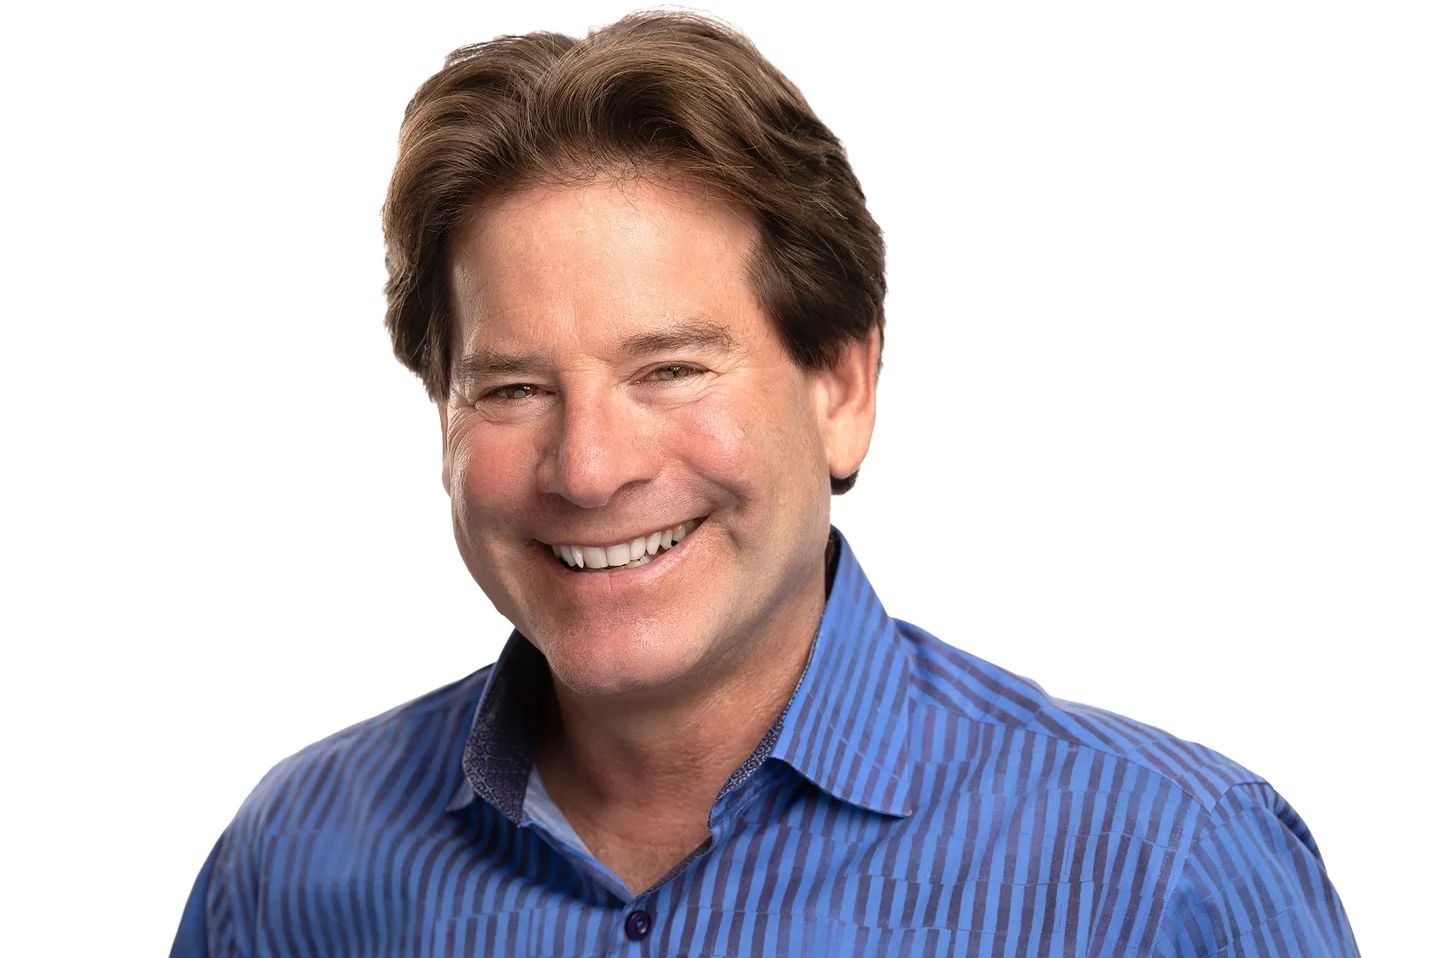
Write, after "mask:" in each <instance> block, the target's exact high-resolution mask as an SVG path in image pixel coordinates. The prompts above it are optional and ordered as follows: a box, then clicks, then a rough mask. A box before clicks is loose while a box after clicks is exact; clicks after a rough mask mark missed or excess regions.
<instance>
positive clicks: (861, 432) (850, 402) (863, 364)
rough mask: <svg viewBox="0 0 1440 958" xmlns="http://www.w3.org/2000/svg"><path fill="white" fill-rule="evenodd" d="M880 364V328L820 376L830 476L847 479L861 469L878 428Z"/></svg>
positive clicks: (854, 342) (853, 345)
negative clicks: (878, 374)
mask: <svg viewBox="0 0 1440 958" xmlns="http://www.w3.org/2000/svg"><path fill="white" fill-rule="evenodd" d="M879 363H880V329H879V327H875V328H873V329H871V330H870V332H869V333H868V334H867V335H866V336H865V338H864V339H860V340H852V341H850V342H848V343H847V344H846V345H845V349H844V351H843V353H842V354H841V356H840V359H839V360H838V361H837V362H836V363H835V366H834V367H833V368H831V369H827V370H825V371H824V372H822V373H821V374H820V375H821V377H822V381H823V383H822V384H823V389H822V390H821V392H822V395H823V396H824V400H823V403H822V405H823V407H824V408H823V409H822V411H821V430H822V434H823V436H824V439H825V455H826V458H827V460H828V462H829V466H830V475H831V476H832V477H834V478H836V479H843V478H845V477H847V476H850V475H853V474H854V473H855V472H856V471H857V470H859V468H860V463H861V461H862V460H864V458H865V453H866V452H868V451H869V449H870V436H871V434H872V433H873V432H874V429H875V380H876V375H877V373H878V371H879Z"/></svg>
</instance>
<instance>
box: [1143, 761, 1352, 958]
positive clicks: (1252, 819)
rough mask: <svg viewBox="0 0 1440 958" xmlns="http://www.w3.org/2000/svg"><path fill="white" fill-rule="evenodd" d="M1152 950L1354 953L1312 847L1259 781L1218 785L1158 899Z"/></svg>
mask: <svg viewBox="0 0 1440 958" xmlns="http://www.w3.org/2000/svg"><path fill="white" fill-rule="evenodd" d="M1153 954H1154V955H1155V956H1157V958H1212V956H1225V958H1230V956H1235V955H1249V954H1264V955H1274V956H1279V958H1359V955H1360V952H1359V950H1358V948H1357V947H1356V945H1355V937H1354V933H1353V932H1352V931H1351V929H1350V922H1349V920H1348V918H1347V917H1346V915H1345V909H1344V908H1343V907H1342V906H1341V904H1340V896H1339V895H1338V894H1336V892H1335V887H1334V886H1333V885H1332V884H1331V883H1330V878H1329V876H1328V875H1327V874H1326V872H1325V864H1324V862H1323V861H1322V860H1321V858H1320V849H1319V848H1318V847H1317V846H1316V844H1315V840H1314V839H1313V838H1312V837H1311V835H1310V830H1309V829H1308V828H1307V827H1306V826H1305V823H1304V822H1303V821H1302V820H1301V819H1300V816H1299V815H1298V814H1296V813H1295V810H1294V809H1292V808H1291V807H1290V805H1289V804H1288V803H1287V802H1286V801H1285V800H1284V799H1283V798H1281V797H1280V795H1279V794H1278V793H1277V792H1276V791H1275V790H1274V789H1273V788H1272V787H1271V786H1270V785H1269V784H1267V783H1265V782H1246V783H1244V784H1241V785H1234V786H1232V787H1231V788H1230V789H1228V790H1227V791H1226V792H1225V794H1224V795H1223V796H1221V798H1220V800H1219V801H1218V803H1217V804H1216V806H1215V808H1214V810H1213V811H1212V812H1211V814H1210V816H1209V818H1208V820H1207V821H1206V822H1205V823H1204V824H1203V825H1201V826H1200V827H1199V830H1198V831H1197V833H1196V835H1195V839H1194V842H1193V843H1192V844H1191V847H1190V852H1189V856H1188V857H1187V859H1186V862H1185V865H1184V867H1183V869H1182V870H1181V873H1180V876H1179V878H1178V879H1177V881H1176V883H1175V885H1174V887H1173V888H1172V889H1171V891H1170V893H1169V895H1168V896H1167V899H1166V906H1165V910H1164V913H1163V916H1162V918H1161V922H1160V930H1159V934H1158V937H1157V939H1156V943H1155V949H1154V951H1153Z"/></svg>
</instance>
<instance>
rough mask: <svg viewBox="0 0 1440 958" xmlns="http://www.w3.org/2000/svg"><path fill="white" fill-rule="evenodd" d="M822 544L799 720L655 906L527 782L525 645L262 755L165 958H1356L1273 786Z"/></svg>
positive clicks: (762, 755) (533, 677) (761, 752)
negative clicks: (1100, 699) (1095, 703)
mask: <svg viewBox="0 0 1440 958" xmlns="http://www.w3.org/2000/svg"><path fill="white" fill-rule="evenodd" d="M831 538H832V546H833V547H834V562H833V565H832V573H831V574H832V578H831V586H830V591H829V595H828V598H827V602H826V606H825V612H824V616H823V618H822V620H821V623H820V628H819V630H818V632H817V634H816V635H815V637H814V639H813V641H812V643H811V648H810V654H809V659H808V661H807V664H806V667H805V671H804V673H803V676H802V678H801V680H800V682H799V684H798V685H797V687H796V689H795V692H794V694H793V696H792V698H791V699H790V702H789V704H788V705H787V706H786V708H785V709H784V711H783V712H782V714H781V715H780V716H779V718H777V720H776V721H775V723H774V724H773V725H772V726H771V728H770V729H769V731H768V732H767V733H766V734H765V735H764V736H763V737H762V739H761V741H760V742H759V743H757V745H756V748H755V750H754V752H753V753H752V755H751V757H750V758H749V759H748V760H747V761H746V762H744V763H742V765H741V766H740V767H739V768H737V769H736V770H735V773H734V774H733V775H731V777H730V779H729V781H728V782H727V783H726V785H725V786H724V788H722V789H721V791H720V793H719V795H718V797H717V799H716V801H715V804H714V806H713V807H712V809H711V814H710V821H709V826H710V838H709V839H708V840H707V841H706V842H705V843H704V844H703V845H701V846H700V847H698V848H697V849H695V851H694V852H692V853H691V855H690V856H688V857H687V858H686V859H685V860H683V861H682V862H680V863H678V864H677V865H676V867H675V868H674V869H673V870H672V871H671V872H670V873H669V874H668V875H666V876H665V877H663V878H662V879H660V880H659V881H657V882H656V883H655V884H654V885H653V886H651V887H650V888H648V889H645V890H644V891H642V892H641V893H640V894H638V895H632V894H631V893H630V891H629V890H628V889H626V888H625V886H624V885H623V883H622V882H621V881H620V880H619V879H618V877H617V876H615V875H614V874H613V873H612V872H611V871H610V870H609V869H608V868H606V867H605V865H604V864H603V863H601V862H599V861H597V860H596V859H595V858H594V857H593V856H591V855H590V854H589V853H588V852H587V851H586V850H585V848H584V845H583V843H581V842H579V841H578V837H577V836H576V835H575V834H574V833H573V830H570V828H569V825H568V823H566V822H565V821H564V816H563V814H561V813H560V811H559V809H558V807H556V806H555V805H554V803H553V802H551V801H549V800H548V798H547V797H544V796H542V795H541V794H540V793H539V792H538V791H533V792H532V790H531V787H530V783H531V782H532V780H533V781H536V782H538V776H537V777H535V778H534V779H532V772H533V765H534V763H533V761H532V750H533V735H534V729H535V726H536V716H537V708H538V703H539V701H540V699H541V693H542V692H544V691H545V686H544V684H543V683H546V682H549V681H550V678H549V671H548V668H547V667H546V665H545V662H544V658H543V657H542V656H541V655H540V653H539V652H538V651H537V650H536V649H535V647H534V646H533V645H531V644H530V643H529V642H528V641H527V640H526V639H525V638H524V637H523V636H522V635H520V634H519V633H518V632H517V633H514V634H512V635H511V636H510V639H509V641H508V642H507V643H506V645H505V647H504V649H503V650H502V652H501V654H500V656H499V658H498V659H497V661H496V662H495V663H494V665H492V666H487V667H486V668H484V669H481V670H479V671H478V672H476V673H474V674H472V675H470V676H468V677H466V678H464V679H461V680H460V681H458V682H455V683H453V684H451V685H448V686H446V687H444V688H442V689H438V690H436V691H435V692H432V693H430V694H428V695H426V696H423V697H422V698H419V699H417V700H415V701H413V702H410V703H407V704H405V705H402V706H400V707H398V708H395V709H393V710H391V711H389V712H386V713H385V714H383V715H379V716H376V717H375V718H372V719H369V720H367V721H364V722H361V723H359V724H358V725H355V726H352V727H351V728H349V729H346V730H344V731H342V732H339V733H337V734H335V735H332V736H330V737H329V738H327V739H324V740H323V741H320V742H317V743H315V744H314V745H311V746H309V747H307V748H305V749H303V750H302V751H300V752H299V753H297V754H295V755H293V756H291V757H289V758H287V759H285V760H284V761H282V762H280V763H279V764H278V765H276V766H275V768H273V769H272V770H271V771H270V772H269V773H268V774H267V775H266V776H265V777H264V778H263V779H262V780H261V782H260V783H259V785H258V786H257V787H256V788H255V790H254V791H253V792H252V793H251V795H250V796H249V798H247V799H246V801H245V802H244V804H243V805H242V807H241V808H240V810H239V812H238V813H237V814H236V816H235V818H234V820H233V821H232V822H231V823H230V825H229V826H228V827H227V828H226V829H225V831H224V832H223V834H222V835H221V836H220V838H219V840H218V842H216V844H215V846H214V849H213V850H212V851H211V853H210V856H209V858H208V859H207V860H206V861H205V864H204V866H203V867H202V869H201V872H200V875H199V877H198V878H197V880H196V882H195V886H194V890H193V891H192V893H191V896H190V899H189V901H188V902H187V904H186V906H185V909H184V914H183V917H182V920H181V925H180V929H179V932H178V934H177V937H176V939H175V944H174V948H173V950H172V952H171V955H172V958H185V956H201V955H212V956H246V958H249V956H262V955H263V956H267V958H282V956H359V955H375V956H387V958H388V956H402V955H415V956H451V955H465V956H472V955H473V956H479V955H484V956H491V955H517V956H547V958H555V956H592V955H594V956H599V955H606V956H609V955H614V956H631V955H633V956H641V955H645V956H650V955H654V956H671V955H685V956H772V955H781V956H783V955H802V954H815V955H845V956H862V955H867V956H868V955H886V956H922V955H923V956H932V955H968V956H987V958H988V956H997V958H998V956H1017V958H1018V956H1052V958H1058V956H1092V958H1122V956H1151V955H1153V956H1166V958H1171V956H1174V958H1202V956H1215V958H1218V956H1242V955H1270V956H1295V958H1300V956H1304V958H1332V956H1333V958H1345V956H1354V955H1357V954H1358V951H1357V949H1356V945H1355V941H1354V937H1353V934H1352V932H1351V929H1350V925H1349V922H1348V920H1347V918H1346V916H1345V912H1344V909H1343V907H1342V906H1341V903H1340V899H1339V896H1338V895H1337V893H1336V890H1335V888H1334V886H1333V885H1332V883H1331V882H1330V880H1329V878H1328V876H1327V875H1326V871H1325V866H1324V863H1323V861H1322V859H1321V857H1320V851H1319V849H1318V847H1317V846H1316V843H1315V841H1314V839H1313V838H1312V837H1311V835H1310V832H1309V830H1308V829H1307V828H1306V826H1305V823H1304V822H1303V821H1302V820H1301V818H1300V817H1299V815H1298V814H1297V813H1296V812H1295V810H1294V809H1293V808H1291V807H1290V805H1289V804H1287V803H1286V802H1285V800H1284V799H1282V798H1281V797H1280V796H1279V795H1278V794H1277V793H1276V792H1275V790H1274V789H1273V788H1271V787H1270V785H1269V784H1268V783H1266V782H1265V781H1264V780H1263V779H1262V778H1260V777H1259V776H1257V775H1256V774H1255V773H1253V772H1251V771H1249V770H1248V769H1246V768H1244V767H1242V766H1240V765H1239V764H1237V763H1236V762H1234V761H1232V760H1230V759H1228V758H1226V757H1225V756H1223V755H1221V754H1219V753H1217V752H1215V751H1213V750H1211V749H1208V748H1206V747H1204V746H1202V745H1198V744H1196V743H1193V742H1187V741H1183V740H1180V739H1178V738H1176V737H1174V736H1172V735H1169V734H1167V733H1165V732H1163V731H1161V730H1159V729H1156V728H1154V727H1151V726H1148V725H1145V724H1143V723H1140V722H1137V721H1135V720H1132V719H1129V718H1125V717H1123V716H1120V715H1116V714H1114V713H1111V712H1107V711H1104V710H1102V709H1097V708H1093V707H1091V706H1086V705H1081V704H1078V703H1074V702H1068V701H1064V700H1061V699H1057V698H1054V697H1052V696H1050V695H1047V694H1046V693H1045V691H1044V690H1043V689H1042V688H1041V687H1040V686H1039V685H1037V684H1036V683H1035V682H1033V681H1031V680H1029V679H1027V678H1024V677H1021V676H1018V675H1015V674H1013V673H1011V672H1008V671H1006V670H1004V669H1002V668H999V667H998V666H995V665H992V664H991V663H989V662H986V661H984V660H982V659H980V658H978V657H976V656H974V655H971V654H969V653H966V652H964V651H962V650H960V649H957V648H954V647H951V646H949V645H946V644H945V643H943V642H941V641H939V640H938V639H936V638H935V637H933V636H931V635H930V634H929V633H927V632H925V631H924V630H922V629H920V628H917V627H916V626H913V625H910V624H909V623H906V622H903V621H900V620H898V619H892V618H890V617H889V616H888V615H887V614H886V613H885V610H884V609H883V607H882V606H881V604H880V601H879V599H878V598H877V596H876V595H875V593H874V591H873V590H872V588H871V586H870V584H869V582H868V580H867V579H866V577H865V575H864V573H863V571H862V570H861V568H860V565H859V563H858V562H857V561H856V559H855V556H854V554H853V553H852V552H851V550H850V547H849V545H848V544H847V543H846V542H845V540H844V538H843V537H842V536H840V535H839V533H838V532H835V531H833V530H832V533H831ZM527 793H528V794H529V800H528V801H527Z"/></svg>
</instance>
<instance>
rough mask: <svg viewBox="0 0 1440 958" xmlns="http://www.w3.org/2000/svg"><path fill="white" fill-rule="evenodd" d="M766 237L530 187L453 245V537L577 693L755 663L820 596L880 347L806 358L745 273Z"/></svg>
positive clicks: (810, 617)
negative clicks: (811, 362)
mask: <svg viewBox="0 0 1440 958" xmlns="http://www.w3.org/2000/svg"><path fill="white" fill-rule="evenodd" d="M753 236H754V229H753V227H752V226H751V224H750V223H749V222H748V221H747V220H746V219H745V218H743V217H742V216H740V215H739V214H737V213H734V212H732V211H731V210H730V209H729V208H727V207H725V206H722V205H719V204H717V203H715V202H713V201H711V200H708V199H706V198H704V197H702V196H700V195H699V194H698V193H695V192H691V191H688V190H685V189H683V188H682V187H678V186H671V185H661V184H658V183H654V182H651V181H647V180H629V181H624V182H618V183H617V182H612V181H608V180H602V181H597V182H595V183H593V184H591V185H586V186H579V187H554V188H552V187H540V188H535V189H531V190H528V191H526V192H522V193H519V194H515V195H512V196H509V197H506V198H505V199H503V200H500V201H498V202H495V203H492V204H490V205H487V206H485V207H483V208H482V209H479V210H477V211H475V213H474V214H473V215H472V216H471V218H470V219H469V220H468V221H467V222H466V223H465V224H464V226H463V228H462V229H460V230H459V231H458V232H457V233H456V235H455V238H454V244H453V246H452V253H451V262H450V275H449V281H450V288H451V294H452V301H453V303H454V305H455V313H456V326H455V330H454V336H453V341H452V344H451V345H452V355H453V356H454V357H455V361H454V365H453V367H452V372H453V386H452V389H451V394H450V397H449V399H448V402H443V403H441V404H440V419H441V427H442V433H443V437H444V453H445V464H444V481H445V488H446V490H447V492H448V493H449V494H450V498H451V503H452V514H453V519H454V526H455V537H456V541H457V543H458V545H459V548H460V552H461V555H462V556H463V557H464V560H465V563H466V565H467V566H468V568H469V569H470V573H471V575H473V576H474V577H475V581H476V582H478V583H479V584H480V587H481V588H482V589H483V590H484V592H485V594H486V595H487V596H488V597H489V598H490V600H491V601H492V602H493V603H494V604H495V606H496V608H497V609H499V610H500V612H501V613H502V614H503V615H504V616H505V617H506V618H507V619H509V620H510V621H511V622H512V623H513V624H514V625H515V627H516V628H518V629H519V630H520V631H521V633H523V634H524V635H525V636H526V637H527V638H529V639H530V641H531V642H532V643H534V644H535V646H536V647H537V648H539V649H540V651H541V652H542V653H543V654H544V655H545V657H546V659H547V660H548V661H549V664H550V667H551V669H552V672H553V673H554V675H555V677H556V679H557V680H558V681H560V682H561V683H563V684H564V685H565V686H566V687H567V688H569V689H571V690H572V691H574V692H576V693H578V694H588V695H596V694H617V693H627V692H628V693H636V692H645V691H649V692H654V693H659V694H661V695H663V694H665V693H666V692H667V691H676V690H680V689H683V688H685V687H687V685H688V684H689V683H693V682H697V681H703V680H704V679H705V678H706V677H707V676H712V675H719V674H722V673H725V672H727V671H729V670H735V669H743V668H745V667H746V666H747V665H748V666H749V667H751V668H753V667H755V663H754V661H753V660H754V658H755V656H750V657H748V658H747V656H746V653H747V652H748V651H755V650H761V649H764V648H765V647H766V646H765V643H766V642H767V641H778V639H776V637H777V636H780V635H784V634H794V633H795V632H796V631H797V630H801V629H807V628H810V627H813V624H814V622H815V621H816V619H817V618H818V615H819V612H820V610H821V608H822V607H823V602H824V563H823V559H824V545H825V540H826V536H827V532H828V528H829V509H830V482H829V477H830V475H831V473H832V472H833V473H835V474H836V475H848V474H849V472H851V471H853V470H854V469H856V468H858V467H859V463H860V459H861V458H862V457H863V456H864V453H865V449H866V446H867V445H868V442H869V437H870V430H871V426H872V424H873V413H874V393H873V375H874V362H875V351H876V350H877V349H878V346H877V345H876V338H875V337H872V338H871V339H870V340H869V341H868V342H867V343H861V344H856V345H855V346H853V347H851V348H850V350H849V351H848V352H847V354H846V359H845V361H843V362H842V363H841V364H840V365H839V366H838V367H837V368H836V369H835V370H830V371H825V372H820V373H810V372H807V371H804V370H802V369H801V368H800V367H798V366H797V365H796V364H795V363H794V362H793V361H792V360H791V359H790V357H789V355H788V353H786V351H785V349H784V347H783V345H782V344H781V342H780V340H779V338H778V336H777V334H776V332H775V330H774V328H773V326H772V325H771V323H770V320H769V319H768V318H767V317H766V316H765V314H764V313H762V311H761V309H760V307H759V305H758V303H757V302H756V300H755V297H754V294H753V293H752V291H751V289H750V285H749V281H748V280H747V278H746V276H745V272H744V264H745V262H746V259H747V256H748V253H749V250H750V244H751V242H752V239H753ZM676 527H682V528H683V529H685V530H686V532H687V534H686V535H685V536H684V538H683V539H680V540H679V541H675V538H674V536H673V535H672V532H673V530H675V529H676ZM671 543H673V544H671ZM667 544H669V548H666V546H667ZM575 547H579V548H578V553H579V554H578V555H577V554H576V552H577V550H576V548H575ZM557 551H559V552H560V553H561V555H560V556H557V554H556V553H557ZM635 555H640V556H642V557H641V558H638V559H635V558H633V556H635ZM577 560H578V562H577ZM602 561H603V567H601V568H597V566H600V565H601V563H602ZM580 564H583V566H584V568H578V567H577V565H580ZM807 637H808V636H807Z"/></svg>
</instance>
